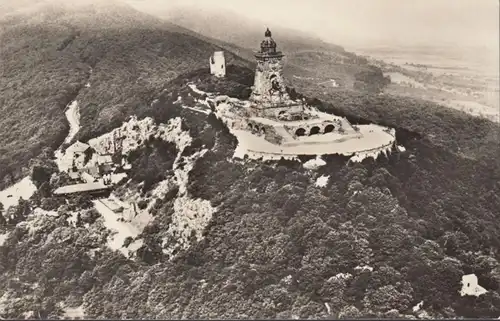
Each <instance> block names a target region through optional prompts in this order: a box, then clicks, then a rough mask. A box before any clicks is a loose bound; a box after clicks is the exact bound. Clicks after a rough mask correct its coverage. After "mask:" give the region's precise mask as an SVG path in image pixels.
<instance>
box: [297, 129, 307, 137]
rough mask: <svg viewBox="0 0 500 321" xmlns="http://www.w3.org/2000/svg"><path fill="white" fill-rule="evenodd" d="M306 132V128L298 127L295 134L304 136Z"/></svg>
mask: <svg viewBox="0 0 500 321" xmlns="http://www.w3.org/2000/svg"><path fill="white" fill-rule="evenodd" d="M305 134H306V130H305V129H304V128H299V129H297V130H296V131H295V135H297V136H304V135H305Z"/></svg>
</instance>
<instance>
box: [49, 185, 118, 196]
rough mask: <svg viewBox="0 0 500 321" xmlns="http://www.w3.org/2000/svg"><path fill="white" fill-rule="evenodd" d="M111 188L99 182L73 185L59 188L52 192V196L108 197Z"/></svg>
mask: <svg viewBox="0 0 500 321" xmlns="http://www.w3.org/2000/svg"><path fill="white" fill-rule="evenodd" d="M110 192H111V187H110V186H108V185H104V184H103V183H101V182H93V183H83V184H73V185H66V186H62V187H59V188H58V189H56V190H55V191H54V195H59V196H63V195H78V194H87V195H92V196H104V197H107V196H109V194H110Z"/></svg>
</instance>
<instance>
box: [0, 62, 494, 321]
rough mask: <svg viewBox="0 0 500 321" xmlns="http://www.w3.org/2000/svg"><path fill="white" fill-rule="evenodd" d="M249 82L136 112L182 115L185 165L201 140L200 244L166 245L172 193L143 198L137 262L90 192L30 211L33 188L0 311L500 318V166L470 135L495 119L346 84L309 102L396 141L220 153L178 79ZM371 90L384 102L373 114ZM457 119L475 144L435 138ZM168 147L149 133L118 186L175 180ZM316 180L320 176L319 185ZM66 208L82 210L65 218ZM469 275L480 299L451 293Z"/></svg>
mask: <svg viewBox="0 0 500 321" xmlns="http://www.w3.org/2000/svg"><path fill="white" fill-rule="evenodd" d="M251 80H252V72H251V70H248V69H245V68H241V67H237V66H230V67H229V68H228V77H227V78H226V79H214V78H212V77H211V76H209V74H208V69H206V68H205V69H201V70H197V71H194V72H191V73H188V74H183V75H181V76H179V77H178V78H176V79H174V80H172V81H171V82H169V83H168V84H166V88H168V89H167V90H166V91H164V92H163V93H162V94H161V95H159V96H158V100H157V101H155V102H154V103H153V104H152V105H148V106H145V107H144V108H142V109H140V110H139V111H138V116H139V117H144V116H150V117H153V118H154V119H155V120H156V122H158V123H167V122H168V121H169V120H171V119H173V118H176V117H180V118H181V119H182V128H183V130H184V131H187V132H188V133H189V135H190V136H191V137H192V138H193V141H192V143H191V145H190V146H189V148H187V149H185V150H184V151H183V152H182V156H183V157H184V159H185V160H187V159H189V158H190V157H191V156H192V155H195V154H196V153H197V152H198V151H199V150H201V149H207V150H208V151H207V152H206V153H205V154H204V155H203V156H202V157H200V158H198V160H197V161H196V162H195V164H194V167H193V169H192V170H191V171H190V173H189V182H188V186H187V193H188V195H189V196H190V197H192V198H201V199H203V200H207V201H209V202H210V204H211V205H212V206H213V207H214V208H216V211H215V212H214V213H213V216H212V217H211V219H210V221H209V222H208V225H207V226H205V228H204V231H203V236H204V238H203V239H202V240H201V241H199V242H195V241H191V243H190V245H191V246H190V247H189V248H188V249H186V250H183V251H179V252H178V253H174V254H175V256H174V257H172V256H171V255H169V254H165V253H164V252H163V251H162V246H163V245H162V236H163V235H164V232H165V231H167V230H168V229H169V228H170V226H171V225H172V224H173V223H172V222H173V216H174V212H175V207H176V204H177V203H176V201H177V199H178V197H179V194H180V192H179V189H175V188H174V189H172V190H171V191H169V192H168V193H167V194H166V195H165V197H164V198H161V199H158V200H157V201H156V203H155V205H154V207H153V208H151V213H152V214H153V215H154V220H153V222H152V223H151V224H150V225H149V226H148V227H147V228H146V229H145V230H144V231H143V233H142V234H141V235H140V237H141V239H143V240H144V245H143V246H142V247H141V249H139V250H138V253H140V255H139V257H138V259H137V260H136V261H131V260H128V259H126V258H125V257H124V256H123V255H122V254H121V253H120V252H118V251H115V252H112V251H111V250H110V249H109V247H108V245H107V243H106V238H107V237H108V234H109V232H108V230H107V229H106V228H105V227H104V226H103V221H102V219H101V218H99V215H98V214H97V215H96V213H95V212H93V211H92V210H91V209H89V208H88V206H89V204H88V200H85V199H70V200H68V201H69V204H67V205H64V206H63V207H61V208H60V210H59V213H60V214H59V216H57V215H56V216H42V217H40V216H35V218H33V216H31V217H29V218H27V216H29V215H28V214H29V213H30V211H32V208H33V207H36V206H42V207H43V208H45V209H47V210H48V209H53V208H54V207H57V206H58V205H57V201H56V200H54V199H53V198H52V197H51V196H50V194H47V193H44V192H43V191H39V192H38V193H37V194H36V195H35V196H34V197H33V198H32V199H31V200H30V201H29V202H27V203H23V204H21V206H19V207H18V209H16V212H15V213H16V218H17V219H19V220H20V223H17V226H12V225H11V226H8V225H7V226H6V227H4V229H5V230H7V231H9V232H10V234H9V238H8V239H7V240H6V241H5V243H4V245H3V246H0V297H2V298H3V300H2V301H1V303H2V304H3V305H1V306H0V307H1V309H0V317H4V318H19V317H23V316H25V315H32V316H38V317H39V318H56V317H61V316H63V315H64V313H65V311H67V309H66V307H71V308H72V309H74V310H75V309H76V310H78V309H81V310H82V311H84V316H85V317H86V318H99V317H101V318H102V317H105V318H162V319H169V318H242V319H243V318H245V319H248V318H297V317H300V318H358V317H364V318H367V317H372V318H406V319H412V318H455V317H483V318H487V317H488V318H497V317H498V316H500V295H499V289H500V287H499V286H500V253H499V252H498V249H499V248H500V235H499V234H498V231H499V229H500V223H499V222H500V221H499V220H498V215H499V214H498V208H499V206H500V197H499V196H498V195H499V191H500V185H499V181H500V161H499V160H498V158H493V157H489V156H488V154H487V153H488V152H491V150H494V151H498V146H497V147H495V146H491V141H488V140H486V139H483V140H482V139H481V138H484V136H483V135H484V134H485V133H489V134H498V133H499V132H498V127H494V126H495V125H492V124H491V123H490V122H487V121H484V120H480V119H477V118H472V117H471V116H468V115H466V114H463V113H460V112H456V111H453V110H446V109H444V110H443V109H442V108H440V107H439V106H435V105H429V104H426V103H423V102H418V101H416V102H414V103H415V105H411V104H408V101H404V100H398V99H394V100H391V99H390V98H387V97H386V98H377V97H381V96H378V95H372V94H365V96H363V97H362V98H360V97H356V96H352V98H351V100H349V98H348V97H349V96H347V95H348V94H347V93H346V94H345V95H346V96H345V97H346V98H345V100H344V101H341V103H339V104H337V103H336V102H335V101H332V102H327V101H320V100H318V99H313V98H307V99H308V100H309V102H311V103H313V104H315V105H317V106H318V107H319V108H322V109H324V110H330V111H332V110H335V112H336V113H339V114H343V115H344V116H346V117H348V118H349V119H350V120H351V121H353V122H355V121H356V120H357V121H373V122H376V123H381V122H386V123H387V124H388V125H396V127H397V136H398V142H399V144H403V145H404V146H405V147H406V149H407V151H406V152H404V153H400V152H397V151H396V150H394V151H393V153H392V154H391V155H390V156H389V157H385V156H381V157H380V158H379V159H377V160H376V161H371V160H366V161H364V162H363V163H361V164H349V165H346V158H345V157H337V156H327V157H325V160H326V161H327V165H325V166H323V167H321V168H320V169H318V170H317V171H310V170H306V169H305V168H304V167H303V166H302V164H301V163H300V162H298V161H284V160H282V161H278V162H262V161H252V160H245V161H237V160H234V159H232V158H231V156H232V154H233V152H234V148H235V147H236V141H235V138H234V137H233V136H232V135H231V134H230V133H229V132H228V130H227V128H226V127H224V126H223V124H222V123H221V122H220V121H219V120H218V119H216V118H215V117H214V116H213V114H210V115H206V114H205V113H200V112H197V111H194V110H193V109H189V108H183V106H184V107H194V105H195V99H197V98H201V97H200V96H201V95H199V94H197V93H196V92H194V91H192V90H191V89H190V88H189V87H188V86H186V83H187V82H190V81H191V82H195V83H196V85H197V86H198V88H200V89H204V90H209V89H210V90H213V91H218V92H220V93H222V94H228V95H231V96H239V97H243V96H244V95H247V94H248V90H245V89H248V86H249V85H250V84H251ZM179 96H180V97H181V99H182V102H183V103H182V104H179V103H176V102H177V101H178V100H179ZM377 99H384V102H385V103H384V104H383V103H380V104H377V105H376V108H375V109H374V110H370V104H371V102H377V101H378V100H377ZM349 102H351V103H352V105H350V104H349ZM330 103H333V105H332V104H330ZM354 105H355V106H356V108H351V107H352V106H354ZM416 107H419V108H420V109H419V112H414V111H412V110H413V109H414V108H416ZM420 111H422V112H420ZM378 115H384V116H383V117H379V116H378ZM394 121H396V122H397V123H394ZM458 127H459V128H460V130H461V136H460V139H459V144H460V146H461V147H462V148H464V149H466V150H473V149H474V150H476V154H475V157H470V156H467V157H466V156H465V155H461V154H459V153H458V152H456V151H454V148H455V147H454V144H453V143H452V139H451V138H450V139H445V138H444V137H438V134H440V133H441V134H442V133H443V132H449V133H453V132H454V129H455V128H458ZM487 147H489V151H488V152H486V149H487ZM495 148H497V149H495ZM172 151H175V148H172V147H171V146H169V145H168V144H167V145H165V144H161V143H159V142H158V141H155V140H150V141H148V142H146V144H145V145H144V146H143V147H142V148H141V149H139V150H138V151H137V152H136V153H134V155H133V157H132V161H133V164H135V166H134V167H133V170H132V172H131V178H132V181H131V182H130V183H127V185H123V186H122V188H125V189H128V190H130V191H135V190H140V193H141V195H143V197H148V195H151V191H152V190H153V189H154V188H155V187H156V184H158V182H159V181H160V180H163V179H164V178H165V177H168V176H171V175H172V162H173V158H174V155H173V154H172ZM303 160H305V159H303ZM144 164H147V166H141V165H144ZM186 164H187V161H185V162H184V166H187V165H186ZM159 174H160V175H159ZM322 175H325V176H328V177H329V179H328V184H327V185H326V186H325V187H319V186H316V185H315V181H316V179H317V178H318V177H320V176H322ZM142 182H144V183H142ZM57 184H58V180H51V181H50V182H49V184H48V186H47V184H46V185H45V186H46V188H49V189H50V188H54V187H55V186H52V185H57ZM65 211H67V212H70V211H71V212H75V211H76V212H78V213H81V217H80V218H79V219H77V222H76V223H73V222H71V220H69V219H68V216H69V215H68V214H66V215H65ZM26 219H28V221H27V222H22V221H23V220H26ZM170 241H171V242H175V237H174V238H173V239H171V240H170ZM126 246H127V245H126V244H124V247H126ZM470 273H474V274H476V275H477V276H478V278H479V284H480V285H481V286H482V287H484V288H485V289H486V290H487V291H488V292H487V293H486V294H483V295H481V296H479V297H474V296H461V295H460V293H459V291H460V290H461V284H460V282H461V278H462V276H463V275H464V274H470ZM420 303H421V304H420ZM419 304H420V305H419ZM417 305H419V307H420V308H419V309H414V307H415V306H417ZM30 311H31V312H30Z"/></svg>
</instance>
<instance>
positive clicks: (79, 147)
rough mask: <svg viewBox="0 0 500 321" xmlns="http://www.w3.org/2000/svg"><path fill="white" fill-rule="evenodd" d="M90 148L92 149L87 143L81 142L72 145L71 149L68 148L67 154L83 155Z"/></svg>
mask: <svg viewBox="0 0 500 321" xmlns="http://www.w3.org/2000/svg"><path fill="white" fill-rule="evenodd" d="M89 148H90V146H89V145H87V144H85V143H82V142H80V141H77V142H76V143H74V144H73V145H71V146H70V147H68V148H67V149H66V152H72V153H83V152H84V151H86V150H87V149H89Z"/></svg>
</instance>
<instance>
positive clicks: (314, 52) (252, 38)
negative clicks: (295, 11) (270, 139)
mask: <svg viewBox="0 0 500 321" xmlns="http://www.w3.org/2000/svg"><path fill="white" fill-rule="evenodd" d="M136 7H137V8H138V9H142V10H144V11H145V12H148V13H150V14H151V15H154V16H156V17H160V18H162V19H164V20H165V21H168V22H171V23H175V24H177V25H179V26H181V27H184V28H186V29H188V30H192V31H195V32H197V33H198V34H202V35H204V36H206V37H210V38H212V39H217V40H218V41H221V42H222V43H221V44H220V45H221V46H223V47H224V48H227V49H228V50H232V51H234V52H237V53H238V55H240V56H242V57H244V58H245V59H247V60H250V61H253V59H254V57H253V53H254V51H256V50H258V48H259V45H260V42H261V41H262V38H263V36H264V31H265V27H264V26H268V27H269V28H270V29H271V31H272V35H273V38H274V40H275V41H276V43H277V45H278V48H279V50H281V51H283V53H284V54H285V60H286V67H285V70H284V73H285V75H286V76H287V79H288V80H289V81H290V82H292V81H293V80H294V78H295V77H302V78H314V83H315V85H316V87H317V85H318V84H321V83H324V82H325V81H328V80H330V79H335V81H336V82H337V83H338V84H340V85H341V87H343V88H347V89H355V90H360V91H366V90H370V89H372V87H376V86H374V84H373V83H378V84H379V86H381V87H383V86H384V77H383V75H382V72H381V70H380V69H379V68H378V67H375V66H372V65H370V64H369V63H368V61H367V60H366V59H365V58H363V57H360V56H358V55H356V54H354V53H352V52H348V51H346V50H344V48H343V47H342V46H340V45H338V44H332V43H328V42H325V41H323V40H321V39H319V38H317V37H316V36H315V35H311V34H308V33H305V32H303V31H301V30H300V28H299V26H297V29H289V28H285V27H282V26H279V25H276V24H275V23H274V22H273V21H266V23H265V24H263V23H261V22H257V21H253V20H251V19H249V18H247V17H244V16H242V15H240V14H238V13H236V12H233V11H230V10H221V9H219V8H218V9H217V10H214V9H211V10H209V9H207V8H201V7H199V6H188V5H186V6H181V7H179V8H175V7H174V8H168V9H163V10H162V8H161V7H160V8H157V7H147V6H141V3H140V2H136ZM228 30H230V32H228ZM367 78H371V79H367ZM365 82H369V83H371V85H370V86H366V85H365V84H364V83H365Z"/></svg>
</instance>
